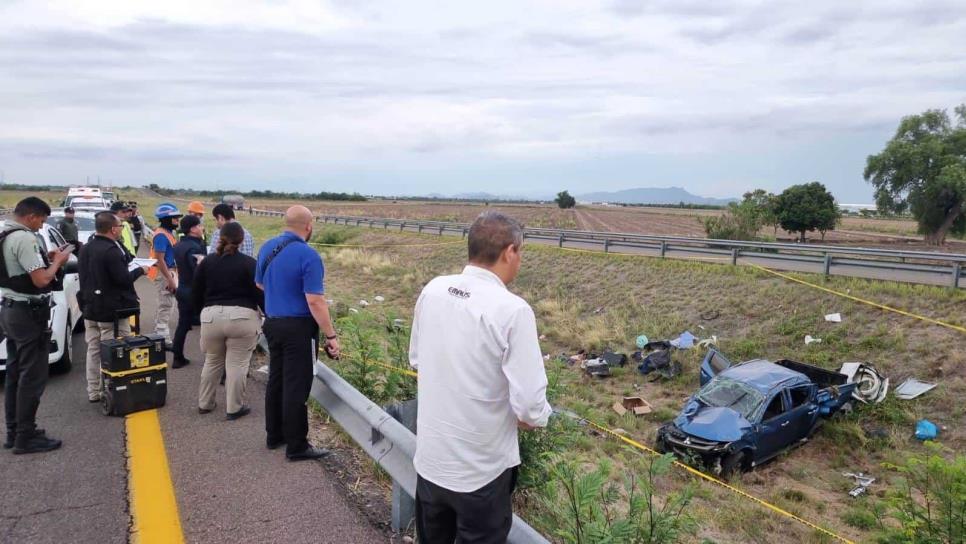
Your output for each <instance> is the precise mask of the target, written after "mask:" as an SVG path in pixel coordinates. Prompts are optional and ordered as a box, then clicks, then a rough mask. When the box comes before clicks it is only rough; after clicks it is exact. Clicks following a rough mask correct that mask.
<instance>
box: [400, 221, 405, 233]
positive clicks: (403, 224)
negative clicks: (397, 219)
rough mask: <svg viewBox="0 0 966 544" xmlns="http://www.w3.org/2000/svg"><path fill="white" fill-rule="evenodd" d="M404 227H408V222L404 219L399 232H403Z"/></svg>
mask: <svg viewBox="0 0 966 544" xmlns="http://www.w3.org/2000/svg"><path fill="white" fill-rule="evenodd" d="M404 228H406V222H405V221H403V222H402V223H400V224H399V232H402V231H403V229H404Z"/></svg>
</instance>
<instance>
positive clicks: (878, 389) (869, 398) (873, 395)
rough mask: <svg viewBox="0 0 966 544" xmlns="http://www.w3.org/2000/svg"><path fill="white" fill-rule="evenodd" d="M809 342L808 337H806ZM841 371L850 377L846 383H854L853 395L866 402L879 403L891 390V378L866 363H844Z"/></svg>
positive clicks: (806, 341)
mask: <svg viewBox="0 0 966 544" xmlns="http://www.w3.org/2000/svg"><path fill="white" fill-rule="evenodd" d="M805 343H808V337H807V336H806V337H805ZM839 372H840V373H842V374H845V375H846V376H848V377H849V381H848V382H846V383H854V384H856V385H855V389H854V390H853V391H852V397H853V398H854V399H856V400H858V401H861V402H864V403H866V404H868V403H870V402H871V403H872V404H878V403H880V402H882V401H884V400H885V398H886V393H888V392H889V378H886V377H884V376H883V375H882V374H879V371H878V370H876V369H875V368H873V367H872V366H871V365H867V364H865V363H842V368H840V369H839Z"/></svg>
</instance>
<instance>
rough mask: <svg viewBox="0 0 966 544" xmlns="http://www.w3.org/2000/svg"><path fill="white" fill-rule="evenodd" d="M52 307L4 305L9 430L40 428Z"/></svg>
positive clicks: (29, 432)
mask: <svg viewBox="0 0 966 544" xmlns="http://www.w3.org/2000/svg"><path fill="white" fill-rule="evenodd" d="M49 319H50V306H46V305H42V306H34V307H29V308H28V307H26V306H21V305H14V306H3V307H2V308H0V326H2V327H3V332H4V334H5V335H6V336H7V383H6V385H5V386H4V395H5V396H4V399H3V400H4V409H5V412H6V418H7V432H8V433H16V434H17V435H23V436H30V435H32V434H33V432H34V430H35V429H36V428H37V407H38V406H40V397H41V395H43V394H44V389H45V388H46V387H47V377H48V376H49V372H50V371H49V369H48V366H47V365H48V358H49V354H50V349H49V346H50V329H48V328H47V321H48V320H49Z"/></svg>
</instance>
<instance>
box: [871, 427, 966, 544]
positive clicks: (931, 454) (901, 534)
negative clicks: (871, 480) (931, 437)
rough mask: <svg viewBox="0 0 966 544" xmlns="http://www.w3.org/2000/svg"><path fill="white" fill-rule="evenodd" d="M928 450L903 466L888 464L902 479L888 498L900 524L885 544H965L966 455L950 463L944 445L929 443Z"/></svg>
mask: <svg viewBox="0 0 966 544" xmlns="http://www.w3.org/2000/svg"><path fill="white" fill-rule="evenodd" d="M925 446H926V448H928V450H929V451H927V452H925V453H923V454H920V455H915V456H913V457H911V458H910V459H908V460H907V461H906V463H905V464H904V465H901V466H896V465H888V466H889V467H890V468H893V469H895V470H898V471H899V473H900V474H902V476H903V478H902V480H901V481H900V482H899V485H898V486H897V489H896V490H895V491H893V492H892V493H891V494H890V495H889V500H888V504H889V515H890V516H891V517H892V518H894V519H895V520H896V521H898V522H899V527H898V528H889V529H887V530H886V533H885V535H884V537H883V539H882V541H883V542H889V543H899V542H910V543H913V544H950V543H954V542H957V543H961V542H966V455H963V454H958V455H956V457H955V458H954V459H952V460H951V461H950V460H947V459H946V458H945V457H943V455H942V446H940V445H938V444H935V443H926V444H925Z"/></svg>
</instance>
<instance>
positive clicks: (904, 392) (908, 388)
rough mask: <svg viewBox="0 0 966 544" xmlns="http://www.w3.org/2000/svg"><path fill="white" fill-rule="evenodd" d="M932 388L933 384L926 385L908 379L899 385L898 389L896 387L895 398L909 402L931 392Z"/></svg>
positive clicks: (913, 379) (934, 385)
mask: <svg viewBox="0 0 966 544" xmlns="http://www.w3.org/2000/svg"><path fill="white" fill-rule="evenodd" d="M934 387H936V384H934V383H926V382H921V381H919V380H917V379H915V378H909V379H908V380H906V381H904V382H902V383H901V384H899V387H896V398H900V399H902V400H911V399H914V398H916V397H918V396H920V395H922V394H923V393H926V392H927V391H930V390H932V389H933V388H934Z"/></svg>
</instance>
